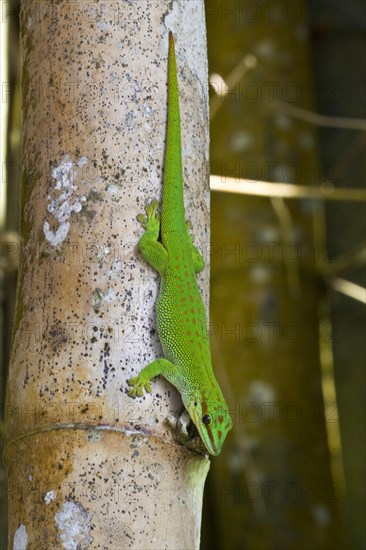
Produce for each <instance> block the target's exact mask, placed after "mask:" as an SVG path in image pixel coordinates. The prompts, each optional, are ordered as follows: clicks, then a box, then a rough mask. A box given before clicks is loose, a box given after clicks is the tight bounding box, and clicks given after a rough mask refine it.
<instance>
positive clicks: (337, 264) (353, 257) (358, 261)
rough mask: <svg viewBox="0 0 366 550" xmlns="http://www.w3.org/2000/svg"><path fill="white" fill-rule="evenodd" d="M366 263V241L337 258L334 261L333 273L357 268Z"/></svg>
mask: <svg viewBox="0 0 366 550" xmlns="http://www.w3.org/2000/svg"><path fill="white" fill-rule="evenodd" d="M365 263H366V242H365V243H362V244H359V245H358V246H356V247H355V248H354V249H353V250H351V251H350V252H347V253H346V254H344V255H343V256H340V257H339V258H336V259H335V260H334V262H332V264H331V265H332V268H331V272H332V274H333V275H339V274H340V273H343V271H346V270H347V269H355V268H357V267H360V266H361V265H364V264H365Z"/></svg>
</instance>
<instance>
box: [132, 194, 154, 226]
mask: <svg viewBox="0 0 366 550" xmlns="http://www.w3.org/2000/svg"><path fill="white" fill-rule="evenodd" d="M158 208H159V201H158V200H156V199H153V200H152V201H151V202H150V203H149V204H147V205H146V206H145V212H146V216H145V215H144V214H138V216H136V219H137V221H138V222H140V223H141V225H142V226H143V227H145V229H152V230H154V229H159V228H160V214H158V213H157V210H158Z"/></svg>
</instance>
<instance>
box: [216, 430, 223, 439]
mask: <svg viewBox="0 0 366 550" xmlns="http://www.w3.org/2000/svg"><path fill="white" fill-rule="evenodd" d="M217 435H218V436H219V439H221V438H222V431H221V430H219V431H218V432H217Z"/></svg>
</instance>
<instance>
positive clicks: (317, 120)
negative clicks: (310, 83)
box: [269, 100, 366, 131]
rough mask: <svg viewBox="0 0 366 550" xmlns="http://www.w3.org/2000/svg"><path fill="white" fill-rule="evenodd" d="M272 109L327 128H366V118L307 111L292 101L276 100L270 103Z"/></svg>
mask: <svg viewBox="0 0 366 550" xmlns="http://www.w3.org/2000/svg"><path fill="white" fill-rule="evenodd" d="M269 106H270V107H271V108H272V109H275V110H276V111H280V112H281V113H286V114H288V115H290V116H293V117H294V118H299V119H300V120H304V121H305V122H309V124H314V125H315V126H324V127H327V128H345V129H348V130H364V131H365V130H366V120H364V119H361V118H346V117H333V116H326V115H319V114H318V113H314V112H313V111H307V110H306V109H302V108H301V107H296V106H295V105H291V104H290V103H285V102H283V101H277V100H274V101H273V103H271V104H269Z"/></svg>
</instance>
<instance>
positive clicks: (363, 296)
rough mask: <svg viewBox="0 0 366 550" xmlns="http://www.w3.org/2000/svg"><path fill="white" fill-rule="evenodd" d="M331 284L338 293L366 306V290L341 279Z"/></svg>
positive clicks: (332, 281) (334, 280) (333, 280)
mask: <svg viewBox="0 0 366 550" xmlns="http://www.w3.org/2000/svg"><path fill="white" fill-rule="evenodd" d="M330 284H331V286H332V288H333V289H334V290H337V291H338V292H341V293H342V294H345V295H346V296H349V297H350V298H353V299H354V300H357V301H358V302H361V303H362V304H366V288H363V287H362V286H359V285H356V284H355V283H351V281H346V279H341V278H336V279H332V280H331V282H330Z"/></svg>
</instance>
